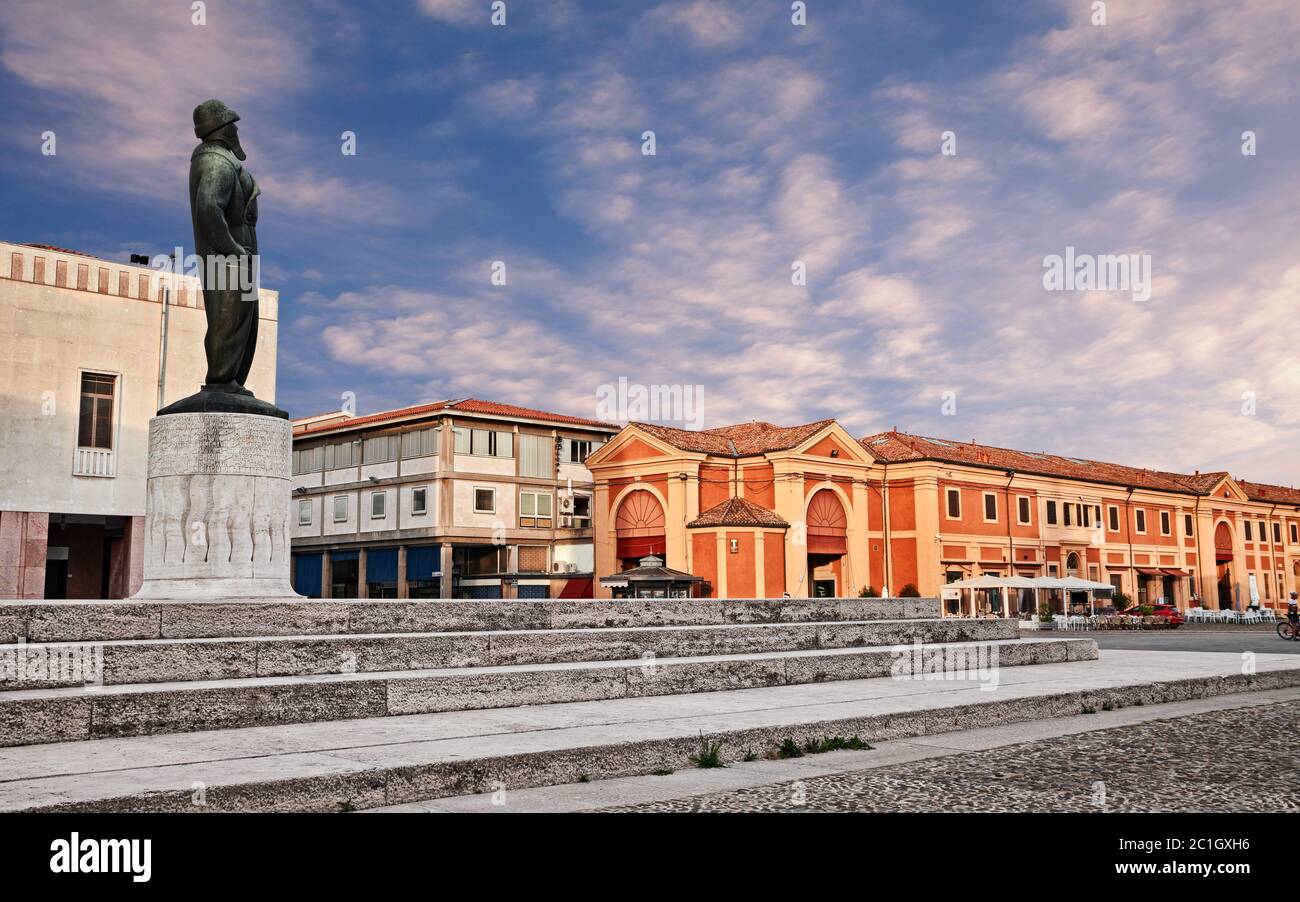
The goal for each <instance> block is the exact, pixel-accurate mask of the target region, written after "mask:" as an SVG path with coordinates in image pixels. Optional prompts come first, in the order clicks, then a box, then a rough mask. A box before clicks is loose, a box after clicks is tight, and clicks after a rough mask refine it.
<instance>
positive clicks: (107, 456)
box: [72, 448, 117, 478]
mask: <svg viewBox="0 0 1300 902" xmlns="http://www.w3.org/2000/svg"><path fill="white" fill-rule="evenodd" d="M72 475H73V476H105V477H110V478H111V477H113V476H116V475H117V471H116V465H115V463H114V461H113V452H112V451H111V450H110V449H107V448H78V449H77V457H76V460H75V461H74V462H73V464H72Z"/></svg>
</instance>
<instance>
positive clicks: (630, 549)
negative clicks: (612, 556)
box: [617, 535, 668, 560]
mask: <svg viewBox="0 0 1300 902" xmlns="http://www.w3.org/2000/svg"><path fill="white" fill-rule="evenodd" d="M667 546H668V543H667V542H666V541H664V537H663V536H662V535H659V536H627V537H620V538H619V540H618V552H617V553H618V557H619V560H626V559H628V558H635V559H637V560H640V559H641V558H643V557H645V556H646V555H650V554H658V555H662V554H663V553H664V551H665V550H666V549H667Z"/></svg>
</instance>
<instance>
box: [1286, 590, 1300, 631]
mask: <svg viewBox="0 0 1300 902" xmlns="http://www.w3.org/2000/svg"><path fill="white" fill-rule="evenodd" d="M1286 619H1287V620H1289V621H1291V625H1292V626H1297V625H1300V610H1297V608H1296V593H1295V592H1292V593H1291V600H1290V601H1288V602H1287V603H1286Z"/></svg>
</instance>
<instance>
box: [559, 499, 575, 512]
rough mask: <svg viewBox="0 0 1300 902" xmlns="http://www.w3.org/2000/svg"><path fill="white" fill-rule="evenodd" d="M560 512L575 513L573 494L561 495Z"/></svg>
mask: <svg viewBox="0 0 1300 902" xmlns="http://www.w3.org/2000/svg"><path fill="white" fill-rule="evenodd" d="M560 513H562V514H571V513H573V496H572V495H561V496H560Z"/></svg>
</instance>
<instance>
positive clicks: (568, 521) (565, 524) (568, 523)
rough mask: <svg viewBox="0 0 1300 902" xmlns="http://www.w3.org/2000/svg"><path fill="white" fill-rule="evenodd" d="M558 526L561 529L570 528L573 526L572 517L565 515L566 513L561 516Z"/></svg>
mask: <svg viewBox="0 0 1300 902" xmlns="http://www.w3.org/2000/svg"><path fill="white" fill-rule="evenodd" d="M560 528H561V529H572V528H573V518H572V517H570V516H567V515H566V516H563V517H560Z"/></svg>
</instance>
